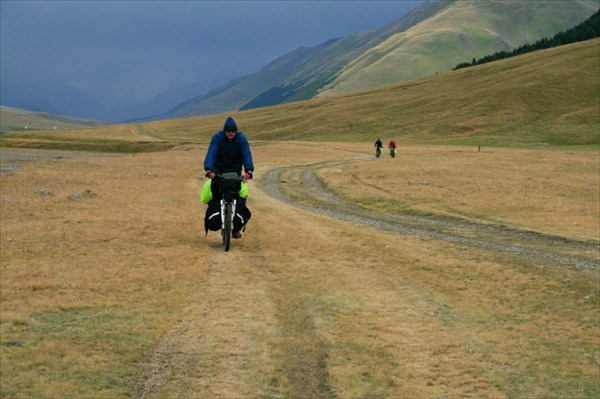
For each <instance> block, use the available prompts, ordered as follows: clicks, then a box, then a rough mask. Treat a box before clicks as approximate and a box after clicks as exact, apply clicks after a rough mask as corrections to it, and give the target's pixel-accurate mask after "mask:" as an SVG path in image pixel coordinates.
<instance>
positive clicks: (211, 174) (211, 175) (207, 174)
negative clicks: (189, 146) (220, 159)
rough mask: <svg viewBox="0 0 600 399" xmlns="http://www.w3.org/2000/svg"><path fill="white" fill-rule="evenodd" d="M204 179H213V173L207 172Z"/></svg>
mask: <svg viewBox="0 0 600 399" xmlns="http://www.w3.org/2000/svg"><path fill="white" fill-rule="evenodd" d="M206 177H208V178H209V179H212V178H213V177H215V173H214V172H213V171H211V170H207V171H206Z"/></svg>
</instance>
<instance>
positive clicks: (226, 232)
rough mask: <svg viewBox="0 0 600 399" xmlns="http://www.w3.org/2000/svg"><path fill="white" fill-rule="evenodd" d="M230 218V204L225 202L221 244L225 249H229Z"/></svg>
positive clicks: (231, 216)
mask: <svg viewBox="0 0 600 399" xmlns="http://www.w3.org/2000/svg"><path fill="white" fill-rule="evenodd" d="M232 219H233V215H232V211H231V204H225V218H224V220H225V223H224V226H223V246H224V247H225V251H229V246H230V244H231V227H232Z"/></svg>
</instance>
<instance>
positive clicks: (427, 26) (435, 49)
mask: <svg viewBox="0 0 600 399" xmlns="http://www.w3.org/2000/svg"><path fill="white" fill-rule="evenodd" d="M597 10H598V2H597V1H594V0H577V1H482V2H479V1H457V2H454V3H453V4H452V5H450V6H449V7H446V8H444V9H443V10H441V11H440V12H439V13H437V14H436V15H435V16H433V17H431V18H429V19H428V20H426V21H424V22H422V23H420V24H419V25H416V26H414V27H412V28H411V29H409V30H407V31H406V32H401V33H398V34H395V35H393V36H392V37H390V38H389V39H387V40H386V41H384V42H383V43H381V44H379V45H378V46H376V47H373V48H372V49H369V50H368V51H366V52H365V53H364V54H362V55H361V56H360V57H358V58H356V59H355V60H354V61H353V62H351V63H350V64H348V65H347V66H345V67H344V68H343V69H342V71H341V72H340V73H339V75H338V76H337V77H336V79H334V80H333V81H332V82H331V83H329V84H328V85H327V86H326V87H325V88H324V89H323V90H322V91H321V93H320V96H328V95H332V94H339V93H348V92H353V91H357V90H362V89H366V88H370V87H374V86H379V85H384V84H389V83H393V82H400V81H405V80H410V79H414V78H419V77H423V76H428V75H432V74H435V73H438V72H443V71H448V70H451V69H452V68H453V67H454V66H455V65H457V64H458V63H460V62H464V61H465V60H471V59H473V58H480V57H483V56H485V55H489V54H492V53H495V52H497V51H503V50H504V51H508V50H511V49H514V48H515V47H518V46H521V45H523V44H526V43H532V42H535V41H536V40H538V39H541V38H543V37H552V36H553V35H554V34H556V33H558V32H560V31H563V30H567V29H569V28H571V27H573V26H575V25H577V24H578V23H580V22H582V21H583V20H585V19H586V18H588V17H589V16H590V15H592V14H593V13H594V12H595V11H597ZM500 16H501V17H500Z"/></svg>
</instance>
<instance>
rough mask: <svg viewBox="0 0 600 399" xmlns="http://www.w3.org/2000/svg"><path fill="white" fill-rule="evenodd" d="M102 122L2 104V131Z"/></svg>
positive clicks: (89, 124) (42, 128) (65, 127)
mask: <svg viewBox="0 0 600 399" xmlns="http://www.w3.org/2000/svg"><path fill="white" fill-rule="evenodd" d="M101 124H102V123H100V122H97V121H91V120H87V119H80V118H72V117H68V116H62V115H56V114H50V113H47V112H34V111H28V110H24V109H19V108H12V107H5V106H0V133H4V132H13V131H28V130H52V129H68V128H74V127H81V126H98V125H101Z"/></svg>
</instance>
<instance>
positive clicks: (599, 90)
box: [0, 39, 600, 152]
mask: <svg viewBox="0 0 600 399" xmlns="http://www.w3.org/2000/svg"><path fill="white" fill-rule="evenodd" d="M599 76H600V39H592V40H588V41H585V42H580V43H574V44H569V45H565V46H560V47H556V48H552V49H547V50H540V51H535V52H532V53H528V54H525V55H522V56H518V57H512V58H508V59H504V60H500V61H496V62H491V63H488V64H484V65H478V66H474V67H471V68H465V69H459V70H456V71H451V72H446V73H440V74H437V75H433V76H429V77H425V78H421V79H415V80H411V81H407V82H403V83H396V84H393V85H388V86H383V87H379V88H376V89H372V90H367V91H363V92H359V93H353V94H346V95H340V96H332V97H329V98H322V99H313V100H306V101H299V102H293V103H287V104H281V105H277V106H271V107H265V108H259V109H253V110H247V111H241V112H234V113H226V114H218V115H209V116H201V117H193V118H185V119H174V120H162V121H155V122H149V123H144V124H136V125H114V126H102V127H92V128H85V129H70V130H53V131H43V132H31V131H30V132H13V133H6V134H3V135H2V136H1V137H0V145H2V146H20V147H36V148H61V147H62V148H69V149H82V150H85V149H93V150H94V151H102V150H103V149H104V150H105V151H123V152H135V151H156V150H161V149H163V150H164V149H169V148H172V147H173V146H174V145H177V144H180V143H204V144H206V143H208V142H209V141H210V138H211V136H212V134H213V133H214V132H215V131H216V130H218V129H220V127H221V126H222V125H223V122H224V120H225V118H226V117H227V116H228V115H231V116H233V117H234V118H235V119H236V121H237V122H238V124H239V126H240V128H241V130H243V131H244V132H245V133H246V134H247V136H248V137H249V138H250V140H252V141H253V142H259V141H272V140H274V141H282V142H284V141H287V140H309V141H320V142H331V141H340V142H341V141H346V142H365V143H368V144H367V145H369V146H370V145H371V143H372V142H373V141H374V139H375V137H377V136H381V137H382V138H386V139H387V138H394V139H396V141H397V142H398V143H399V144H400V145H410V144H458V145H483V146H505V147H523V146H533V147H535V146H546V145H550V146H571V147H573V146H591V147H592V148H595V149H597V148H598V145H599V143H600V111H599V105H598V104H600V78H599ZM282 148H283V147H282Z"/></svg>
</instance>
